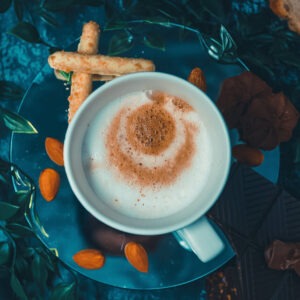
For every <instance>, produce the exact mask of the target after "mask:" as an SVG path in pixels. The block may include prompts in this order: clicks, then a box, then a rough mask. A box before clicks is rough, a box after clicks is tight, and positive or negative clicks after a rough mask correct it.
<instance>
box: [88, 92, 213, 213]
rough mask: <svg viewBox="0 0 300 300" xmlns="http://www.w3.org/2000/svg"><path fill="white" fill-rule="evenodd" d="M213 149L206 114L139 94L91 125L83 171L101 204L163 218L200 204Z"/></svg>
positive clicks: (168, 98) (172, 99) (162, 96)
mask: <svg viewBox="0 0 300 300" xmlns="http://www.w3.org/2000/svg"><path fill="white" fill-rule="evenodd" d="M210 149H211V145H210V139H209V136H208V134H207V130H206V128H205V126H204V124H203V123H202V121H201V111H199V110H197V108H196V107H193V106H191V105H190V104H189V103H187V102H186V101H185V100H184V99H180V98H178V97H176V96H175V95H170V94H167V93H164V92H161V91H152V90H146V91H139V92H133V93H130V94H127V95H124V96H122V97H120V98H118V99H116V100H114V101H112V102H110V103H109V104H107V105H106V106H105V107H104V108H103V109H102V110H101V111H100V112H99V113H98V114H97V117H96V118H95V119H93V121H92V122H91V123H90V124H89V126H88V130H87V132H86V135H85V138H84V143H83V161H84V169H85V173H86V176H87V178H88V181H89V182H90V184H91V186H92V188H93V190H94V192H95V193H96V194H97V195H98V197H99V201H104V202H105V203H106V204H107V205H109V206H110V207H113V208H114V209H115V210H118V211H119V212H121V213H123V214H125V215H128V216H133V217H136V218H159V217H164V216H168V215H171V214H173V213H176V212H178V211H180V210H181V209H183V208H184V207H186V206H187V205H189V204H190V203H191V202H192V201H194V200H196V199H197V201H201V199H198V198H199V194H200V192H201V190H202V188H203V187H204V186H205V184H206V183H207V181H208V180H209V178H207V174H208V173H209V172H208V171H209V168H210V164H211V161H212V157H211V150H210Z"/></svg>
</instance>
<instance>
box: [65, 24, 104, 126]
mask: <svg viewBox="0 0 300 300" xmlns="http://www.w3.org/2000/svg"><path fill="white" fill-rule="evenodd" d="M99 36H100V28H99V25H98V24H97V23H95V22H92V21H90V22H88V23H86V24H84V25H83V28H82V35H81V38H80V42H79V45H78V49H77V50H78V52H79V53H82V54H86V55H89V54H96V53H97V52H98V43H99ZM92 82H93V80H92V75H91V74H86V73H82V72H80V71H79V72H74V73H73V75H72V79H71V93H70V96H69V98H68V100H69V114H68V119H69V122H71V120H72V117H73V116H74V114H75V112H76V111H77V109H78V108H79V106H80V105H81V104H82V102H83V101H84V100H85V99H86V98H87V96H88V95H89V94H90V93H91V92H92V88H93V85H92Z"/></svg>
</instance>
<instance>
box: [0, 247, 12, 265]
mask: <svg viewBox="0 0 300 300" xmlns="http://www.w3.org/2000/svg"><path fill="white" fill-rule="evenodd" d="M10 255H11V253H10V247H9V244H8V243H6V242H0V265H4V264H6V263H7V262H8V260H9V258H10Z"/></svg>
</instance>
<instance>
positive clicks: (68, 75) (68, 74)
mask: <svg viewBox="0 0 300 300" xmlns="http://www.w3.org/2000/svg"><path fill="white" fill-rule="evenodd" d="M59 73H60V74H61V75H62V76H63V77H64V78H65V80H66V81H67V83H68V84H70V83H71V80H72V74H73V72H69V73H67V72H64V71H61V70H59Z"/></svg>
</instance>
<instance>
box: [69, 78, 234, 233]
mask: <svg viewBox="0 0 300 300" xmlns="http://www.w3.org/2000/svg"><path fill="white" fill-rule="evenodd" d="M152 76H155V77H160V78H161V79H170V80H173V81H176V82H177V83H180V84H184V85H186V86H188V87H189V88H190V89H194V92H196V93H198V94H201V96H202V97H203V98H204V99H205V101H207V102H209V103H210V106H211V108H212V109H213V110H214V113H215V115H216V118H217V119H218V121H219V124H220V125H221V127H222V128H221V129H222V130H223V133H224V140H225V143H226V145H224V151H223V154H224V158H223V159H224V160H225V165H226V168H225V170H223V177H222V180H221V181H219V183H218V186H217V187H216V190H215V191H214V197H212V200H211V201H207V203H206V205H205V208H204V209H203V210H201V211H199V212H193V214H192V213H191V214H190V216H189V218H186V219H184V220H181V221H180V222H178V223H176V224H169V225H166V226H164V227H156V228H148V227H147V226H145V227H143V228H142V229H141V228H138V227H137V226H132V225H125V224H121V223H118V222H115V221H114V220H111V219H110V218H109V217H107V216H106V215H105V214H103V213H102V212H99V211H97V210H95V209H94V207H93V206H92V205H91V203H90V202H89V201H88V200H87V199H86V197H85V195H84V194H83V193H82V191H81V190H80V189H79V188H78V185H77V181H76V180H75V178H74V174H73V169H72V163H71V161H70V157H71V151H72V143H73V141H74V139H73V137H74V135H75V132H76V131H77V130H78V127H80V120H81V118H82V117H83V116H84V114H85V113H86V112H87V111H88V108H89V107H90V106H91V105H92V104H93V102H96V100H97V96H98V95H99V94H102V93H103V92H104V91H107V90H109V89H111V88H112V87H114V86H116V85H119V84H121V83H122V82H124V81H128V80H129V81H130V80H135V79H136V78H138V79H140V78H144V79H146V78H147V79H148V80H149V78H151V77H152ZM152 78H153V77H152ZM64 161H65V171H66V175H67V178H68V181H69V184H70V186H71V189H72V191H73V192H74V194H75V196H76V198H77V199H78V201H79V202H80V203H81V204H82V206H83V207H84V208H85V209H86V210H87V211H88V212H89V213H91V214H92V215H93V216H94V217H95V218H97V219H98V220H99V221H101V222H103V223H105V224H106V225H108V226H110V227H112V228H115V229H117V230H121V231H124V232H127V233H132V234H141V235H158V234H165V233H170V232H173V231H176V230H178V229H180V228H183V227H185V226H188V225H189V224H191V223H193V222H194V221H196V220H197V219H199V218H200V217H201V216H204V215H205V214H206V213H207V211H208V210H209V209H210V208H211V207H212V206H213V204H214V203H215V202H216V201H217V199H218V197H219V195H220V194H221V192H222V190H223V188H224V186H225V184H226V181H227V178H228V175H229V171H230V164H231V153H230V138H229V133H228V129H227V125H226V123H225V121H224V118H223V116H222V114H221V112H220V111H219V110H218V108H217V107H216V105H215V104H214V102H213V101H212V100H211V99H210V98H209V97H208V96H207V95H206V94H205V93H204V92H203V91H201V90H200V89H199V88H198V87H196V86H194V85H193V84H191V83H189V82H188V81H186V80H184V79H182V78H180V77H178V76H175V75H171V74H167V73H162V72H140V73H133V74H127V75H123V76H120V77H118V78H115V79H113V80H112V81H110V82H107V83H105V84H103V85H102V86H100V87H99V88H97V89H96V90H95V91H93V92H92V93H91V94H90V95H89V96H88V97H87V99H86V100H85V101H84V102H83V104H82V105H81V106H80V107H79V109H78V111H77V112H76V114H75V115H74V117H73V119H72V121H71V122H70V124H69V126H68V128H67V132H66V135H65V142H64ZM152 220H159V219H152ZM146 223H147V222H146Z"/></svg>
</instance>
